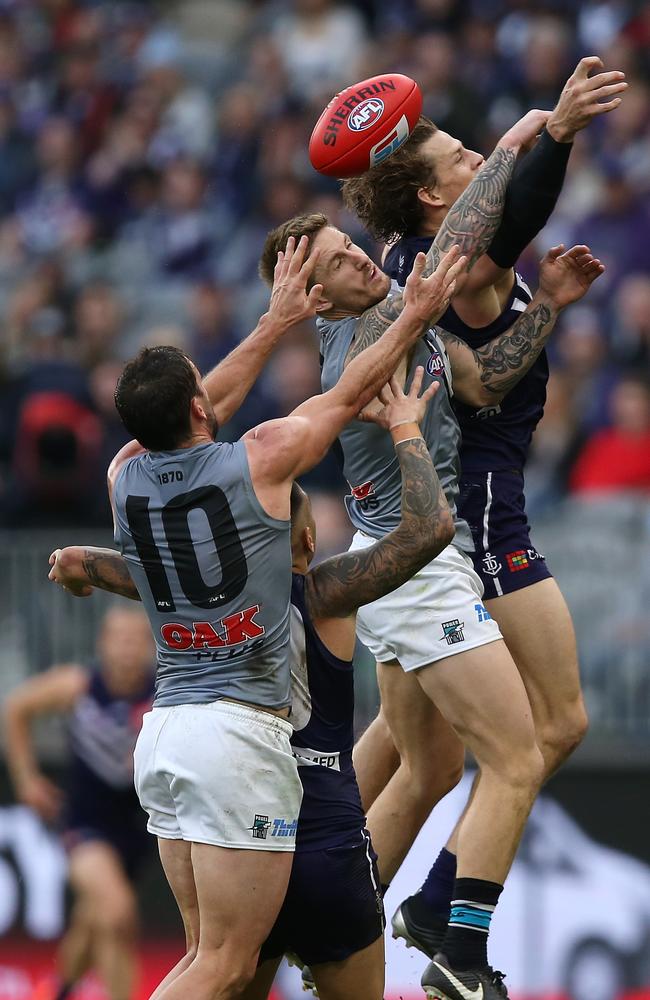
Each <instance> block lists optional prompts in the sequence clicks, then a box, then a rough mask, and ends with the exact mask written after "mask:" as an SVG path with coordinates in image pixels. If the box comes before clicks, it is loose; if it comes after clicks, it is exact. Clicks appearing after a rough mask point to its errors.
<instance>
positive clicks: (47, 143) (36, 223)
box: [18, 118, 93, 254]
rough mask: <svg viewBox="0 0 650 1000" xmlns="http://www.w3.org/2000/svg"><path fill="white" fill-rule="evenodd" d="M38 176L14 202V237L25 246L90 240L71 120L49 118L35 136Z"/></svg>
mask: <svg viewBox="0 0 650 1000" xmlns="http://www.w3.org/2000/svg"><path fill="white" fill-rule="evenodd" d="M37 155H38V162H39V171H40V176H39V179H38V181H37V183H36V185H35V186H34V188H33V189H32V190H31V191H29V192H28V193H27V194H25V195H24V196H23V197H22V198H21V199H19V202H18V224H19V239H20V242H21V244H22V246H23V248H24V249H25V250H26V251H27V252H31V253H36V254H43V253H51V252H52V251H56V250H74V249H78V248H82V247H84V246H85V245H86V244H88V243H89V241H90V239H91V236H92V231H93V224H92V218H91V216H90V215H89V213H88V211H87V203H86V196H87V188H86V185H85V183H84V179H83V176H82V174H81V172H80V170H79V147H78V142H77V137H76V135H75V132H74V129H73V127H72V125H71V124H70V122H68V121H66V120H65V119H64V118H50V119H48V120H47V121H46V122H45V124H44V125H43V128H42V129H41V131H40V132H39V135H38V142H37Z"/></svg>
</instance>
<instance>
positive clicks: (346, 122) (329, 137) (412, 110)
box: [309, 73, 422, 177]
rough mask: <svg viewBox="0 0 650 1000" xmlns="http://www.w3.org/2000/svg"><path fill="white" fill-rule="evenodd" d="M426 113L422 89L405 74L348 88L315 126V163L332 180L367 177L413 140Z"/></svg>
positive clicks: (312, 151) (311, 143) (388, 75)
mask: <svg viewBox="0 0 650 1000" xmlns="http://www.w3.org/2000/svg"><path fill="white" fill-rule="evenodd" d="M421 111H422V93H421V91H420V88H419V87H418V85H417V83H416V82H415V80H411V79H410V77H408V76H402V74H401V73H382V74H381V75H380V76H373V77H370V79H369V80H362V81H361V83H355V84H354V86H352V87H346V89H345V90H342V91H341V93H340V94H337V95H336V96H335V97H333V98H332V100H331V101H330V103H329V104H328V105H327V107H326V108H325V110H324V111H323V113H322V115H321V116H320V118H319V119H318V121H317V122H316V125H315V126H314V131H313V132H312V134H311V139H310V140H309V159H310V160H311V164H312V166H313V167H314V169H315V170H318V172H319V173H321V174H327V175H328V176H330V177H355V176H357V175H358V174H362V173H364V171H366V170H369V169H370V167H374V166H375V165H376V164H377V163H381V162H382V160H385V159H386V157H387V156H390V154H391V153H394V152H395V150H396V149H398V148H399V147H400V146H401V145H402V143H403V142H405V141H406V140H407V139H408V137H409V135H410V132H411V129H412V128H413V126H414V125H415V124H416V122H417V120H418V118H419V117H420V112H421Z"/></svg>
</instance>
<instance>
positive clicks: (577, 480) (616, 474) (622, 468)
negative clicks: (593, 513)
mask: <svg viewBox="0 0 650 1000" xmlns="http://www.w3.org/2000/svg"><path fill="white" fill-rule="evenodd" d="M610 411H611V418H612V426H611V427H610V428H607V429H605V430H602V431H598V432H597V433H596V434H594V436H593V437H592V438H591V440H590V441H588V442H587V444H586V445H585V447H584V449H583V451H582V452H581V453H580V455H579V456H578V460H577V462H576V464H575V466H574V469H573V472H572V475H571V490H572V491H573V492H574V493H581V494H585V493H590V494H596V493H603V492H613V491H622V490H626V491H627V490H635V491H638V492H641V493H645V494H648V493H650V383H649V382H648V381H647V380H645V379H641V378H638V377H635V376H627V377H626V378H624V379H622V380H621V381H620V382H619V384H618V385H617V386H616V388H615V389H614V392H613V393H612V397H611V402H610Z"/></svg>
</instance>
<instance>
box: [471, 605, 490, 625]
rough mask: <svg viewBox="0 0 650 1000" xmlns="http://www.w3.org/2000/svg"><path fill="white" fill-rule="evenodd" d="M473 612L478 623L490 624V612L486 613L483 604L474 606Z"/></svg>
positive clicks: (486, 610)
mask: <svg viewBox="0 0 650 1000" xmlns="http://www.w3.org/2000/svg"><path fill="white" fill-rule="evenodd" d="M474 610H475V611H476V614H477V616H478V620H479V621H480V622H491V621H492V615H491V614H490V612H489V611H488V609H487V608H486V607H485V606H484V605H483V604H475V605H474Z"/></svg>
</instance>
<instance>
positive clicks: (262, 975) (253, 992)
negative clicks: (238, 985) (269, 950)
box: [239, 958, 281, 1000]
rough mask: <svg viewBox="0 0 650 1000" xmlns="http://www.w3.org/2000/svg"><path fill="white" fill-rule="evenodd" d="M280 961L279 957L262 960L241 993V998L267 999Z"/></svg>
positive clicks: (249, 999) (244, 999)
mask: <svg viewBox="0 0 650 1000" xmlns="http://www.w3.org/2000/svg"><path fill="white" fill-rule="evenodd" d="M280 962H281V959H279V958H271V959H269V960H268V961H267V962H262V963H261V965H258V967H257V972H256V973H255V976H254V977H253V980H252V982H250V983H249V984H248V986H247V987H246V989H245V990H244V992H243V993H241V994H240V997H239V1000H267V997H268V995H269V993H270V992H271V987H272V986H273V980H274V979H275V976H276V974H277V971H278V968H279V966H280Z"/></svg>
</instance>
